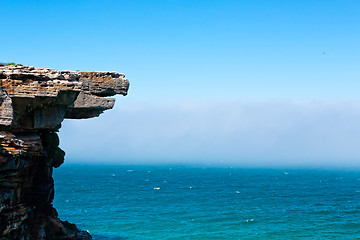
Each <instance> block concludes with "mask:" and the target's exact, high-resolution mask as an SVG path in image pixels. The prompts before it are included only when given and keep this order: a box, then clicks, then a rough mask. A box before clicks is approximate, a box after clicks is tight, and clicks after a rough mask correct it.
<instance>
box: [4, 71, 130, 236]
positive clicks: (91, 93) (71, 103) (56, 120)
mask: <svg viewBox="0 0 360 240" xmlns="http://www.w3.org/2000/svg"><path fill="white" fill-rule="evenodd" d="M128 88H129V82H128V80H127V79H125V75H124V74H121V73H116V72H78V71H68V70H67V71H58V70H53V69H47V68H34V67H30V66H21V65H17V66H0V240H5V239H24V240H30V239H31V240H32V239H63V240H75V239H77V240H80V239H91V236H90V234H89V233H88V232H86V231H81V230H79V229H78V228H77V227H76V226H75V225H74V224H70V223H68V222H66V221H65V222H63V221H61V220H59V218H58V217H57V212H56V210H55V209H54V208H53V206H52V201H53V198H54V181H53V178H52V171H53V168H54V167H55V168H56V167H59V166H60V165H61V164H62V163H63V162H64V156H65V153H64V151H63V150H61V149H60V148H59V147H58V145H59V137H58V135H57V131H58V129H59V128H60V127H61V122H62V121H63V120H64V118H71V119H82V118H92V117H97V116H99V115H100V114H101V113H102V112H103V111H105V110H107V109H111V108H112V107H113V106H114V103H115V99H113V98H107V97H109V96H113V95H115V94H122V95H124V96H125V95H126V94H127V91H128Z"/></svg>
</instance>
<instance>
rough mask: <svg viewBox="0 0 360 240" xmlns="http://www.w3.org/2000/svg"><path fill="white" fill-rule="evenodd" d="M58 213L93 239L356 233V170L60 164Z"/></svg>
mask: <svg viewBox="0 0 360 240" xmlns="http://www.w3.org/2000/svg"><path fill="white" fill-rule="evenodd" d="M54 179H55V186H56V194H55V200H54V205H55V207H56V208H57V210H58V212H59V215H60V218H61V219H62V220H68V221H70V222H73V223H76V224H77V225H78V227H80V228H82V229H84V230H89V231H90V232H91V234H92V235H93V237H94V239H109V240H110V239H111V240H115V239H129V240H132V239H173V240H175V239H360V171H329V170H326V171H325V170H293V169H292V170H270V169H231V168H190V167H189V168H187V167H171V168H170V167H157V166H143V167H140V166H132V167H130V166H91V165H67V164H65V165H63V166H61V167H60V168H59V169H55V170H54Z"/></svg>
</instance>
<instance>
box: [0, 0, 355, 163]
mask: <svg viewBox="0 0 360 240" xmlns="http://www.w3.org/2000/svg"><path fill="white" fill-rule="evenodd" d="M359 12H360V1H357V0H347V1H340V0H338V1H333V0H326V1H325V0H318V1H308V0H303V1H279V0H278V1H277V0H273V1H266V0H258V1H256V0H251V1H250V0H248V1H246V0H244V1H230V0H229V1H226V0H221V1H214V0H206V1H205V0H204V1H203V0H193V1H190V0H189V1H186V0H184V1H177V0H168V1H145V0H143V1H140V0H127V1H121V0H119V1H115V0H113V1H49V0H47V1H1V5H0V20H1V22H2V26H1V30H2V31H1V32H2V34H1V35H2V40H1V43H2V44H1V45H0V50H1V51H0V52H1V59H0V61H14V62H17V63H23V64H26V65H33V66H35V67H50V68H56V69H73V70H77V69H79V70H94V71H97V70H99V71H101V70H113V71H118V72H123V73H125V74H126V76H127V78H128V79H129V80H130V82H131V87H130V91H129V96H127V97H126V98H118V101H117V105H116V107H115V109H114V110H112V111H109V112H108V113H106V114H104V115H103V116H101V117H100V118H98V119H94V120H89V121H84V122H77V121H66V122H65V123H64V124H63V126H64V128H63V129H62V131H61V137H62V139H63V140H62V145H63V148H64V149H65V150H66V151H67V154H68V155H67V156H68V161H69V162H71V161H75V159H77V160H79V159H81V158H86V159H89V161H90V160H91V161H98V160H99V158H100V155H101V154H96V152H95V151H94V150H93V149H94V147H95V146H97V145H99V143H98V142H96V140H90V139H89V138H87V139H89V140H88V141H89V142H85V143H86V144H88V145H89V146H92V148H91V150H90V149H88V150H85V148H86V144H82V145H81V144H79V145H76V144H75V143H71V144H70V143H69V140H70V139H73V138H74V137H76V136H78V137H81V136H84V135H82V134H85V135H86V134H87V133H86V132H87V131H88V130H86V128H91V129H92V131H94V135H95V136H101V137H104V138H105V139H106V138H109V139H111V140H112V141H111V142H110V143H109V142H107V144H106V146H107V149H108V151H109V156H108V159H110V158H111V159H112V161H119V162H132V161H138V162H141V161H144V162H147V163H151V162H156V161H161V162H166V161H169V162H192V161H200V160H201V162H203V163H214V162H222V163H225V164H233V163H234V164H239V165H241V164H250V165H271V164H279V165H282V164H283V165H286V164H289V163H291V162H293V165H301V164H304V165H311V164H313V165H327V164H334V165H342V164H343V165H357V162H359V163H360V150H358V143H359V142H358V139H360V133H359V132H360V130H359V126H358V123H359V114H358V110H360V108H359V106H360V101H359V100H360V98H359V96H360V94H359V89H360V81H359V78H360V71H359V66H360V47H359V43H360V24H359V22H360V14H359ZM245 113H248V115H246V114H245ZM105 122H106V123H107V124H108V125H109V124H110V125H111V124H113V125H112V130H110V131H111V132H106V131H108V130H109V129H107V128H105V129H104V126H102V125H104V123H105ZM160 123H161V124H160ZM85 126H86V127H85ZM96 129H97V130H96ZM130 130H131V131H130ZM76 131H78V132H77V134H74V132H76ZM105 132H106V133H105ZM112 133H113V135H111V134H112ZM114 135H115V136H116V137H114ZM86 136H87V135H86ZM87 139H83V141H85V140H86V141H87ZM214 139H216V141H214ZM115 142H116V143H115ZM100 145H101V144H100ZM117 151H121V156H120V157H119V158H117V157H114V156H115V155H116V154H117ZM87 152H89V153H87ZM359 165H360V164H359Z"/></svg>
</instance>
